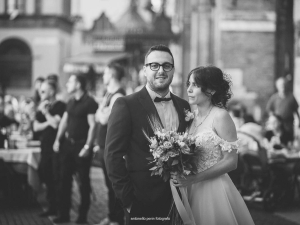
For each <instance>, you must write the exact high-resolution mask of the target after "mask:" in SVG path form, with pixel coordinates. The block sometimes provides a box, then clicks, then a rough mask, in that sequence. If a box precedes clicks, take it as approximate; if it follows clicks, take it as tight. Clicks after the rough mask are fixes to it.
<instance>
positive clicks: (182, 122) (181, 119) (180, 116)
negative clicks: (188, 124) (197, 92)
mask: <svg viewBox="0 0 300 225" xmlns="http://www.w3.org/2000/svg"><path fill="white" fill-rule="evenodd" d="M171 98H172V101H173V103H174V106H175V109H176V111H177V114H178V119H179V126H178V129H177V132H184V131H185V120H184V118H185V115H184V108H183V106H182V105H181V104H180V102H179V101H178V99H177V98H176V96H175V95H174V94H172V93H171Z"/></svg>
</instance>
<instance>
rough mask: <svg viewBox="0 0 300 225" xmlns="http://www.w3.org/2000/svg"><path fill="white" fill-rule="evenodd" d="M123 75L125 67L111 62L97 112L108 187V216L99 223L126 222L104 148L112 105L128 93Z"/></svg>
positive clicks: (98, 138)
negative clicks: (110, 175) (107, 164)
mask: <svg viewBox="0 0 300 225" xmlns="http://www.w3.org/2000/svg"><path fill="white" fill-rule="evenodd" d="M123 77H124V69H123V67H121V66H120V65H119V64H116V63H110V64H108V65H107V66H106V68H105V70H104V74H103V83H104V85H105V86H106V92H105V94H104V97H103V100H102V102H101V104H100V106H99V108H98V111H97V113H96V120H97V121H99V124H98V134H97V144H98V146H99V147H100V154H99V155H100V161H101V164H102V169H103V173H104V177H105V183H106V186H107V189H108V217H107V218H104V219H103V220H102V221H101V222H100V223H99V225H123V224H124V212H123V208H122V206H121V204H120V203H119V202H118V201H117V199H116V197H115V193H114V190H113V188H112V185H111V182H110V180H109V178H108V175H107V171H106V167H105V162H104V149H105V139H106V133H107V122H108V118H109V115H110V113H111V109H112V106H113V105H114V102H115V101H116V100H117V98H119V97H122V96H125V95H126V92H125V90H124V89H123V88H122V86H121V80H122V78H123Z"/></svg>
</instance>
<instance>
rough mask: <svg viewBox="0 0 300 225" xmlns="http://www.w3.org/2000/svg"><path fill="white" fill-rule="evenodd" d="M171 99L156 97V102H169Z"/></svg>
mask: <svg viewBox="0 0 300 225" xmlns="http://www.w3.org/2000/svg"><path fill="white" fill-rule="evenodd" d="M171 100H172V99H171V98H160V97H155V99H154V102H167V101H171Z"/></svg>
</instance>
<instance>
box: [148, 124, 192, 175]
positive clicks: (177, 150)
mask: <svg viewBox="0 0 300 225" xmlns="http://www.w3.org/2000/svg"><path fill="white" fill-rule="evenodd" d="M149 121H150V124H151V126H152V129H153V131H154V136H153V137H149V136H148V135H147V134H146V133H145V132H144V134H145V135H146V137H147V139H148V141H149V143H150V145H149V147H150V152H151V153H152V156H151V157H149V158H148V160H150V161H151V162H150V163H153V164H154V166H153V167H152V168H151V169H150V170H152V173H151V175H160V176H161V177H162V178H163V180H164V181H167V180H169V179H170V173H171V172H177V173H178V174H179V175H181V176H185V175H189V174H195V172H196V165H195V163H194V162H195V160H194V156H195V138H193V137H192V136H190V135H188V133H187V132H185V133H177V132H175V131H166V130H165V129H163V128H162V127H161V126H160V125H159V123H153V121H151V120H149Z"/></svg>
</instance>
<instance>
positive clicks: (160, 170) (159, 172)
mask: <svg viewBox="0 0 300 225" xmlns="http://www.w3.org/2000/svg"><path fill="white" fill-rule="evenodd" d="M162 172H163V168H162V167H161V168H160V169H159V170H158V174H159V175H161V173H162Z"/></svg>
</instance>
